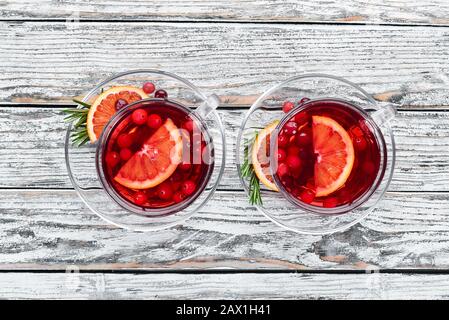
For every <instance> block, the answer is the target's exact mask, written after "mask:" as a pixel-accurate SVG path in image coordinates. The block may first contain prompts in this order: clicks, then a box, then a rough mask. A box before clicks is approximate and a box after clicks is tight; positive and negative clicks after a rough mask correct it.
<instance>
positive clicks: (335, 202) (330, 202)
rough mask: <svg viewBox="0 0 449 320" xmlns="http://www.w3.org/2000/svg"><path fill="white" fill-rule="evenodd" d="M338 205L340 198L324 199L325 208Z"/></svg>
mask: <svg viewBox="0 0 449 320" xmlns="http://www.w3.org/2000/svg"><path fill="white" fill-rule="evenodd" d="M337 205H338V199H337V198H335V197H331V198H327V199H324V201H323V207H325V208H334V207H336V206H337Z"/></svg>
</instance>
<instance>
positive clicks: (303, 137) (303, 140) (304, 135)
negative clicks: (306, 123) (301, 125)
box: [296, 130, 312, 147]
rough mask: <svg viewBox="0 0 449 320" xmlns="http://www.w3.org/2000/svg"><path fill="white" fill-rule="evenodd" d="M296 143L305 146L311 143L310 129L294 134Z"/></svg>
mask: <svg viewBox="0 0 449 320" xmlns="http://www.w3.org/2000/svg"><path fill="white" fill-rule="evenodd" d="M296 143H298V144H299V145H300V146H302V147H305V146H308V145H310V144H311V143H312V132H311V130H303V131H301V132H300V133H298V134H297V135H296Z"/></svg>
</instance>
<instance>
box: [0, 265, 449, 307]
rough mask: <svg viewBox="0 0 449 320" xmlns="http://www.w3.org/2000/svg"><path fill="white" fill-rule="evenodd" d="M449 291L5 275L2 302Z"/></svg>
mask: <svg viewBox="0 0 449 320" xmlns="http://www.w3.org/2000/svg"><path fill="white" fill-rule="evenodd" d="M448 289H449V280H448V277H447V275H422V274H379V273H373V274H302V273H299V274H294V273H287V274H238V273H237V274H103V273H93V274H83V273H66V274H64V273H56V274H55V273H39V274H36V273H6V274H5V273H3V274H1V275H0V298H3V299H8V298H12V299H38V298H39V299H357V300H359V299H361V300H363V299H369V300H376V299H399V300H413V299H447V298H448V297H449V295H448ZM180 305H181V306H182V302H180ZM273 311H274V310H271V312H272V314H275V313H276V312H273ZM171 313H172V314H176V309H175V308H173V309H172V310H170V309H168V310H167V314H171ZM276 314H277V313H276Z"/></svg>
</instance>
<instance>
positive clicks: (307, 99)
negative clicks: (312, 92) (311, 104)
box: [298, 97, 310, 105]
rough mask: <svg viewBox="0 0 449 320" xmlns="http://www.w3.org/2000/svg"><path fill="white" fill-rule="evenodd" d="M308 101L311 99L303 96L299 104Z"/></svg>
mask: <svg viewBox="0 0 449 320" xmlns="http://www.w3.org/2000/svg"><path fill="white" fill-rule="evenodd" d="M307 101H310V99H309V98H306V97H304V98H302V99H301V100H299V102H298V104H299V105H302V104H304V103H306V102H307Z"/></svg>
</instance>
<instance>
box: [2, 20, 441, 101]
mask: <svg viewBox="0 0 449 320" xmlns="http://www.w3.org/2000/svg"><path fill="white" fill-rule="evenodd" d="M0 38H1V39H2V43H1V45H0V60H1V61H2V70H1V71H2V72H1V73H0V101H1V102H2V103H47V104H60V103H67V102H69V101H70V100H71V99H72V97H74V96H78V95H83V94H85V93H86V92H87V91H88V90H89V89H91V88H92V87H93V86H94V84H97V83H98V82H99V80H101V79H104V78H105V77H107V76H109V75H111V74H113V73H115V72H119V71H124V70H129V69H136V68H158V69H163V70H167V71H171V72H174V73H176V74H178V75H180V76H183V77H185V78H187V79H189V80H191V81H192V82H193V83H194V84H196V85H197V86H198V87H199V88H201V89H202V90H204V92H205V93H208V94H209V93H216V94H218V95H220V96H221V100H222V102H223V103H224V104H228V105H248V104H251V103H252V102H253V101H254V100H255V99H256V98H257V97H258V96H259V95H260V93H261V92H263V91H264V90H266V89H267V88H269V87H270V86H272V85H274V84H275V83H279V82H280V81H282V80H284V79H286V78H288V77H291V76H293V75H297V74H300V73H306V72H323V73H328V74H333V75H338V76H342V77H344V78H347V79H349V80H351V81H353V82H355V83H358V84H360V85H361V86H362V87H363V88H364V89H366V90H367V91H368V92H369V93H371V94H373V95H374V96H375V97H376V98H377V99H378V100H382V101H392V102H396V103H398V104H399V105H401V106H403V107H404V108H420V107H421V108H422V107H424V108H443V109H444V108H447V106H448V105H449V85H448V84H449V70H448V65H447V54H448V52H449V28H446V27H441V28H429V27H405V26H404V27H397V26H357V27H353V26H335V25H284V24H256V25H254V24H229V23H218V24H217V23H181V24H173V23H162V22H157V23H123V24H120V23H106V22H105V23H87V22H86V23H64V22H52V23H46V22H24V23H22V22H21V23H14V22H1V23H0Z"/></svg>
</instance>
